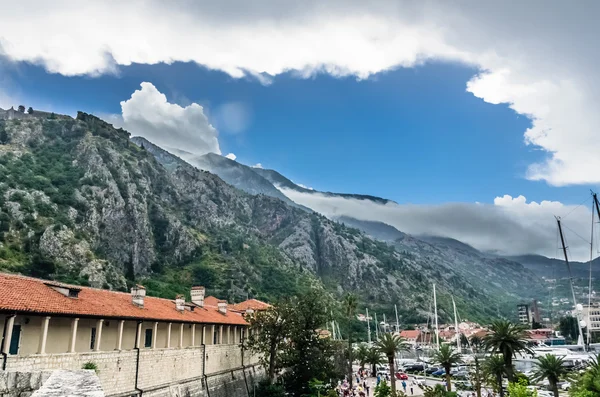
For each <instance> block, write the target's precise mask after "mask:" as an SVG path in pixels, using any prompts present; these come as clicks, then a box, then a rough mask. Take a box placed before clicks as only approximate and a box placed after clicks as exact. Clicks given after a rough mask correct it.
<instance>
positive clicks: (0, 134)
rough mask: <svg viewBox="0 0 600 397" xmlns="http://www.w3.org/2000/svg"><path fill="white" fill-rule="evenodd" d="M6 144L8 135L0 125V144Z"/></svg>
mask: <svg viewBox="0 0 600 397" xmlns="http://www.w3.org/2000/svg"><path fill="white" fill-rule="evenodd" d="M7 143H8V133H7V132H6V130H5V129H4V127H3V126H2V125H0V144H2V145H6V144H7Z"/></svg>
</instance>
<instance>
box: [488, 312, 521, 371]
mask: <svg viewBox="0 0 600 397" xmlns="http://www.w3.org/2000/svg"><path fill="white" fill-rule="evenodd" d="M525 336H526V328H525V327H524V326H523V325H522V324H515V323H512V322H510V321H507V320H497V321H494V322H493V323H492V325H490V333H489V334H487V335H486V336H485V337H484V338H483V346H484V347H485V348H486V350H488V351H489V352H490V353H492V354H497V353H500V354H502V357H503V359H504V368H505V371H506V376H507V377H508V381H509V382H513V381H514V377H515V376H514V368H513V364H512V360H513V357H514V356H515V355H516V353H518V352H523V351H525V352H529V353H531V349H529V347H527V342H526V341H525Z"/></svg>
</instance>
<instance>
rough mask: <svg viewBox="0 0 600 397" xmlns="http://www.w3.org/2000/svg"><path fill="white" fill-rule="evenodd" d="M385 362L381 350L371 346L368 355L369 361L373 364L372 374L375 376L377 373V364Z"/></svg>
mask: <svg viewBox="0 0 600 397" xmlns="http://www.w3.org/2000/svg"><path fill="white" fill-rule="evenodd" d="M383 362H384V360H383V356H382V355H381V351H380V350H379V349H378V348H377V347H372V348H370V349H369V353H368V355H367V363H368V364H371V368H372V370H371V374H372V375H373V376H375V374H376V373H377V366H378V365H381V364H383Z"/></svg>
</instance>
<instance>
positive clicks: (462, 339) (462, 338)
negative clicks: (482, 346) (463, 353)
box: [459, 334, 469, 348]
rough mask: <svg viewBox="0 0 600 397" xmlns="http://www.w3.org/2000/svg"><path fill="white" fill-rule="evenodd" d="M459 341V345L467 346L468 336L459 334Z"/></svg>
mask: <svg viewBox="0 0 600 397" xmlns="http://www.w3.org/2000/svg"><path fill="white" fill-rule="evenodd" d="M459 343H460V346H461V347H465V348H466V347H469V338H467V336H466V335H465V334H460V338H459Z"/></svg>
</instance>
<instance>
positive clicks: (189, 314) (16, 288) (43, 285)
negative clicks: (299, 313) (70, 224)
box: [0, 273, 247, 325]
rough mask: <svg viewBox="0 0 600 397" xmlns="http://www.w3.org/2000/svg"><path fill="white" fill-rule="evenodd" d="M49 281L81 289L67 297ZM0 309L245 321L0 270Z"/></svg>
mask: <svg viewBox="0 0 600 397" xmlns="http://www.w3.org/2000/svg"><path fill="white" fill-rule="evenodd" d="M49 284H52V285H62V286H65V287H67V288H73V289H79V290H80V292H79V294H78V297H77V298H70V297H67V296H65V295H63V294H61V293H60V292H58V291H56V290H54V289H53V288H51V287H50V286H49ZM188 303H189V302H188ZM215 306H216V303H215ZM0 312H18V313H39V314H48V315H52V314H56V315H66V316H80V317H100V318H120V319H139V320H149V321H152V320H155V321H171V322H190V323H208V324H232V325H247V323H246V321H245V320H244V318H243V317H242V315H241V314H240V313H236V312H231V311H227V313H226V314H223V313H220V312H219V311H218V310H217V309H216V308H214V307H210V306H209V307H204V308H200V307H196V308H195V309H194V311H190V310H184V311H183V312H181V311H178V310H177V309H176V308H175V302H174V301H173V300H170V299H163V298H155V297H151V296H146V297H145V298H144V307H143V308H141V307H138V306H135V305H134V304H133V303H132V301H131V294H128V293H125V292H115V291H108V290H102V289H96V288H89V287H81V286H74V285H73V286H71V285H67V284H59V283H56V282H53V281H47V280H42V279H37V278H31V277H25V276H19V275H14V274H6V273H0Z"/></svg>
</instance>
